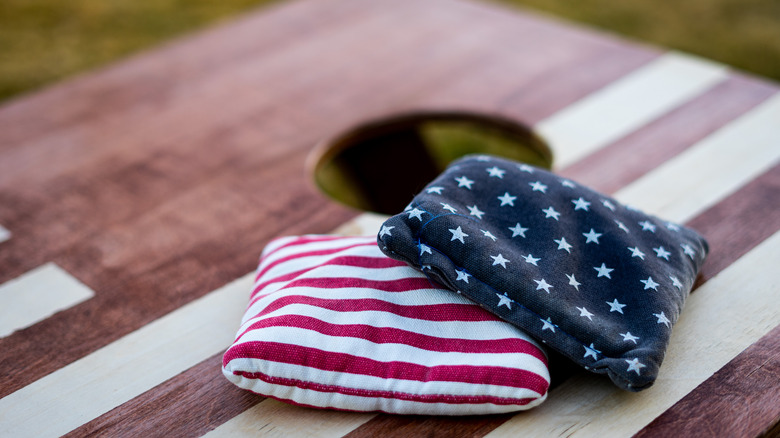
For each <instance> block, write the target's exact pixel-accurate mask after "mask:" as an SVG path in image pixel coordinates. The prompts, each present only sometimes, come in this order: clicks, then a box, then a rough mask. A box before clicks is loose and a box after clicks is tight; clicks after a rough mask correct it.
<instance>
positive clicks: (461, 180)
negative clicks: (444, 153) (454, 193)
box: [455, 175, 474, 190]
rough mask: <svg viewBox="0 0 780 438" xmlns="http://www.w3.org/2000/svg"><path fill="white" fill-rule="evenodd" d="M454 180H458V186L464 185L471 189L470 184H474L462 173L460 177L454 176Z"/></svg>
mask: <svg viewBox="0 0 780 438" xmlns="http://www.w3.org/2000/svg"><path fill="white" fill-rule="evenodd" d="M455 181H457V182H458V187H465V188H467V189H469V190H471V185H472V184H474V181H473V180H470V179H468V178H466V175H463V176H461V177H460V178H455Z"/></svg>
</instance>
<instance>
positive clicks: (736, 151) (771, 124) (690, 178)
mask: <svg viewBox="0 0 780 438" xmlns="http://www.w3.org/2000/svg"><path fill="white" fill-rule="evenodd" d="M778 160H780V94H778V95H775V96H774V97H773V98H771V99H769V100H768V101H766V102H764V103H763V104H761V105H759V106H758V107H756V108H754V109H752V110H751V111H749V112H747V113H745V114H744V115H742V116H741V117H740V118H738V119H736V120H735V121H733V122H731V123H729V124H728V125H726V126H725V127H723V128H721V129H720V130H718V131H716V132H715V133H713V134H711V135H710V136H708V137H706V138H704V139H703V140H701V141H700V142H698V143H697V144H695V145H694V146H691V147H690V148H688V149H687V150H686V151H685V152H683V153H681V154H680V155H679V156H678V157H677V158H675V159H674V160H672V161H669V162H667V163H665V164H663V165H661V166H659V167H657V168H656V169H654V170H653V171H652V172H650V173H648V174H647V175H645V176H644V177H643V178H641V179H639V180H637V181H636V182H634V183H633V184H631V185H630V186H628V187H626V188H624V189H623V190H620V192H618V193H617V195H616V197H617V198H618V199H620V200H621V201H623V200H630V201H633V202H634V203H636V205H638V206H640V207H642V209H644V210H646V211H647V212H648V213H653V214H659V215H662V216H663V217H664V218H665V219H668V220H672V221H676V222H685V221H687V220H689V219H691V218H692V217H693V216H695V215H696V214H697V213H698V212H701V211H703V210H705V209H706V208H708V207H710V206H712V205H713V204H715V203H716V202H718V200H720V199H722V198H723V197H725V196H726V195H728V194H730V193H733V192H734V191H735V190H736V189H738V188H739V187H741V186H742V185H744V184H746V183H747V182H749V181H751V180H752V179H753V178H755V177H756V176H758V175H760V174H761V173H763V172H764V171H766V170H767V169H769V168H771V167H772V166H773V165H775V164H776V163H777V162H778Z"/></svg>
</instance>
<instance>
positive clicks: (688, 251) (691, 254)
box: [680, 243, 696, 260]
mask: <svg viewBox="0 0 780 438" xmlns="http://www.w3.org/2000/svg"><path fill="white" fill-rule="evenodd" d="M680 247H681V248H682V249H683V252H684V253H685V254H688V257H690V258H691V260H693V258H694V257H695V256H696V251H694V250H693V248H691V245H688V244H687V243H685V244H682V245H680Z"/></svg>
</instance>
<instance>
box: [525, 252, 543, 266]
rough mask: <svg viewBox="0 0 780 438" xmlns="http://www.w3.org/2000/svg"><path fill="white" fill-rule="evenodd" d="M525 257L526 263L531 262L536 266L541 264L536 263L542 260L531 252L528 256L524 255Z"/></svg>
mask: <svg viewBox="0 0 780 438" xmlns="http://www.w3.org/2000/svg"><path fill="white" fill-rule="evenodd" d="M523 258H524V259H525V262H526V263H530V264H532V265H534V266H539V265H537V264H536V262H538V261H539V260H541V259H540V258H536V257H534V256H533V255H531V254H528V255H527V256H523Z"/></svg>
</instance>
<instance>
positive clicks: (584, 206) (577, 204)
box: [571, 197, 590, 211]
mask: <svg viewBox="0 0 780 438" xmlns="http://www.w3.org/2000/svg"><path fill="white" fill-rule="evenodd" d="M571 202H573V203H574V211H577V210H585V211H588V207H590V202H588V201H586V200H584V199H582V197H580V198H579V199H572V201H571Z"/></svg>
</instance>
